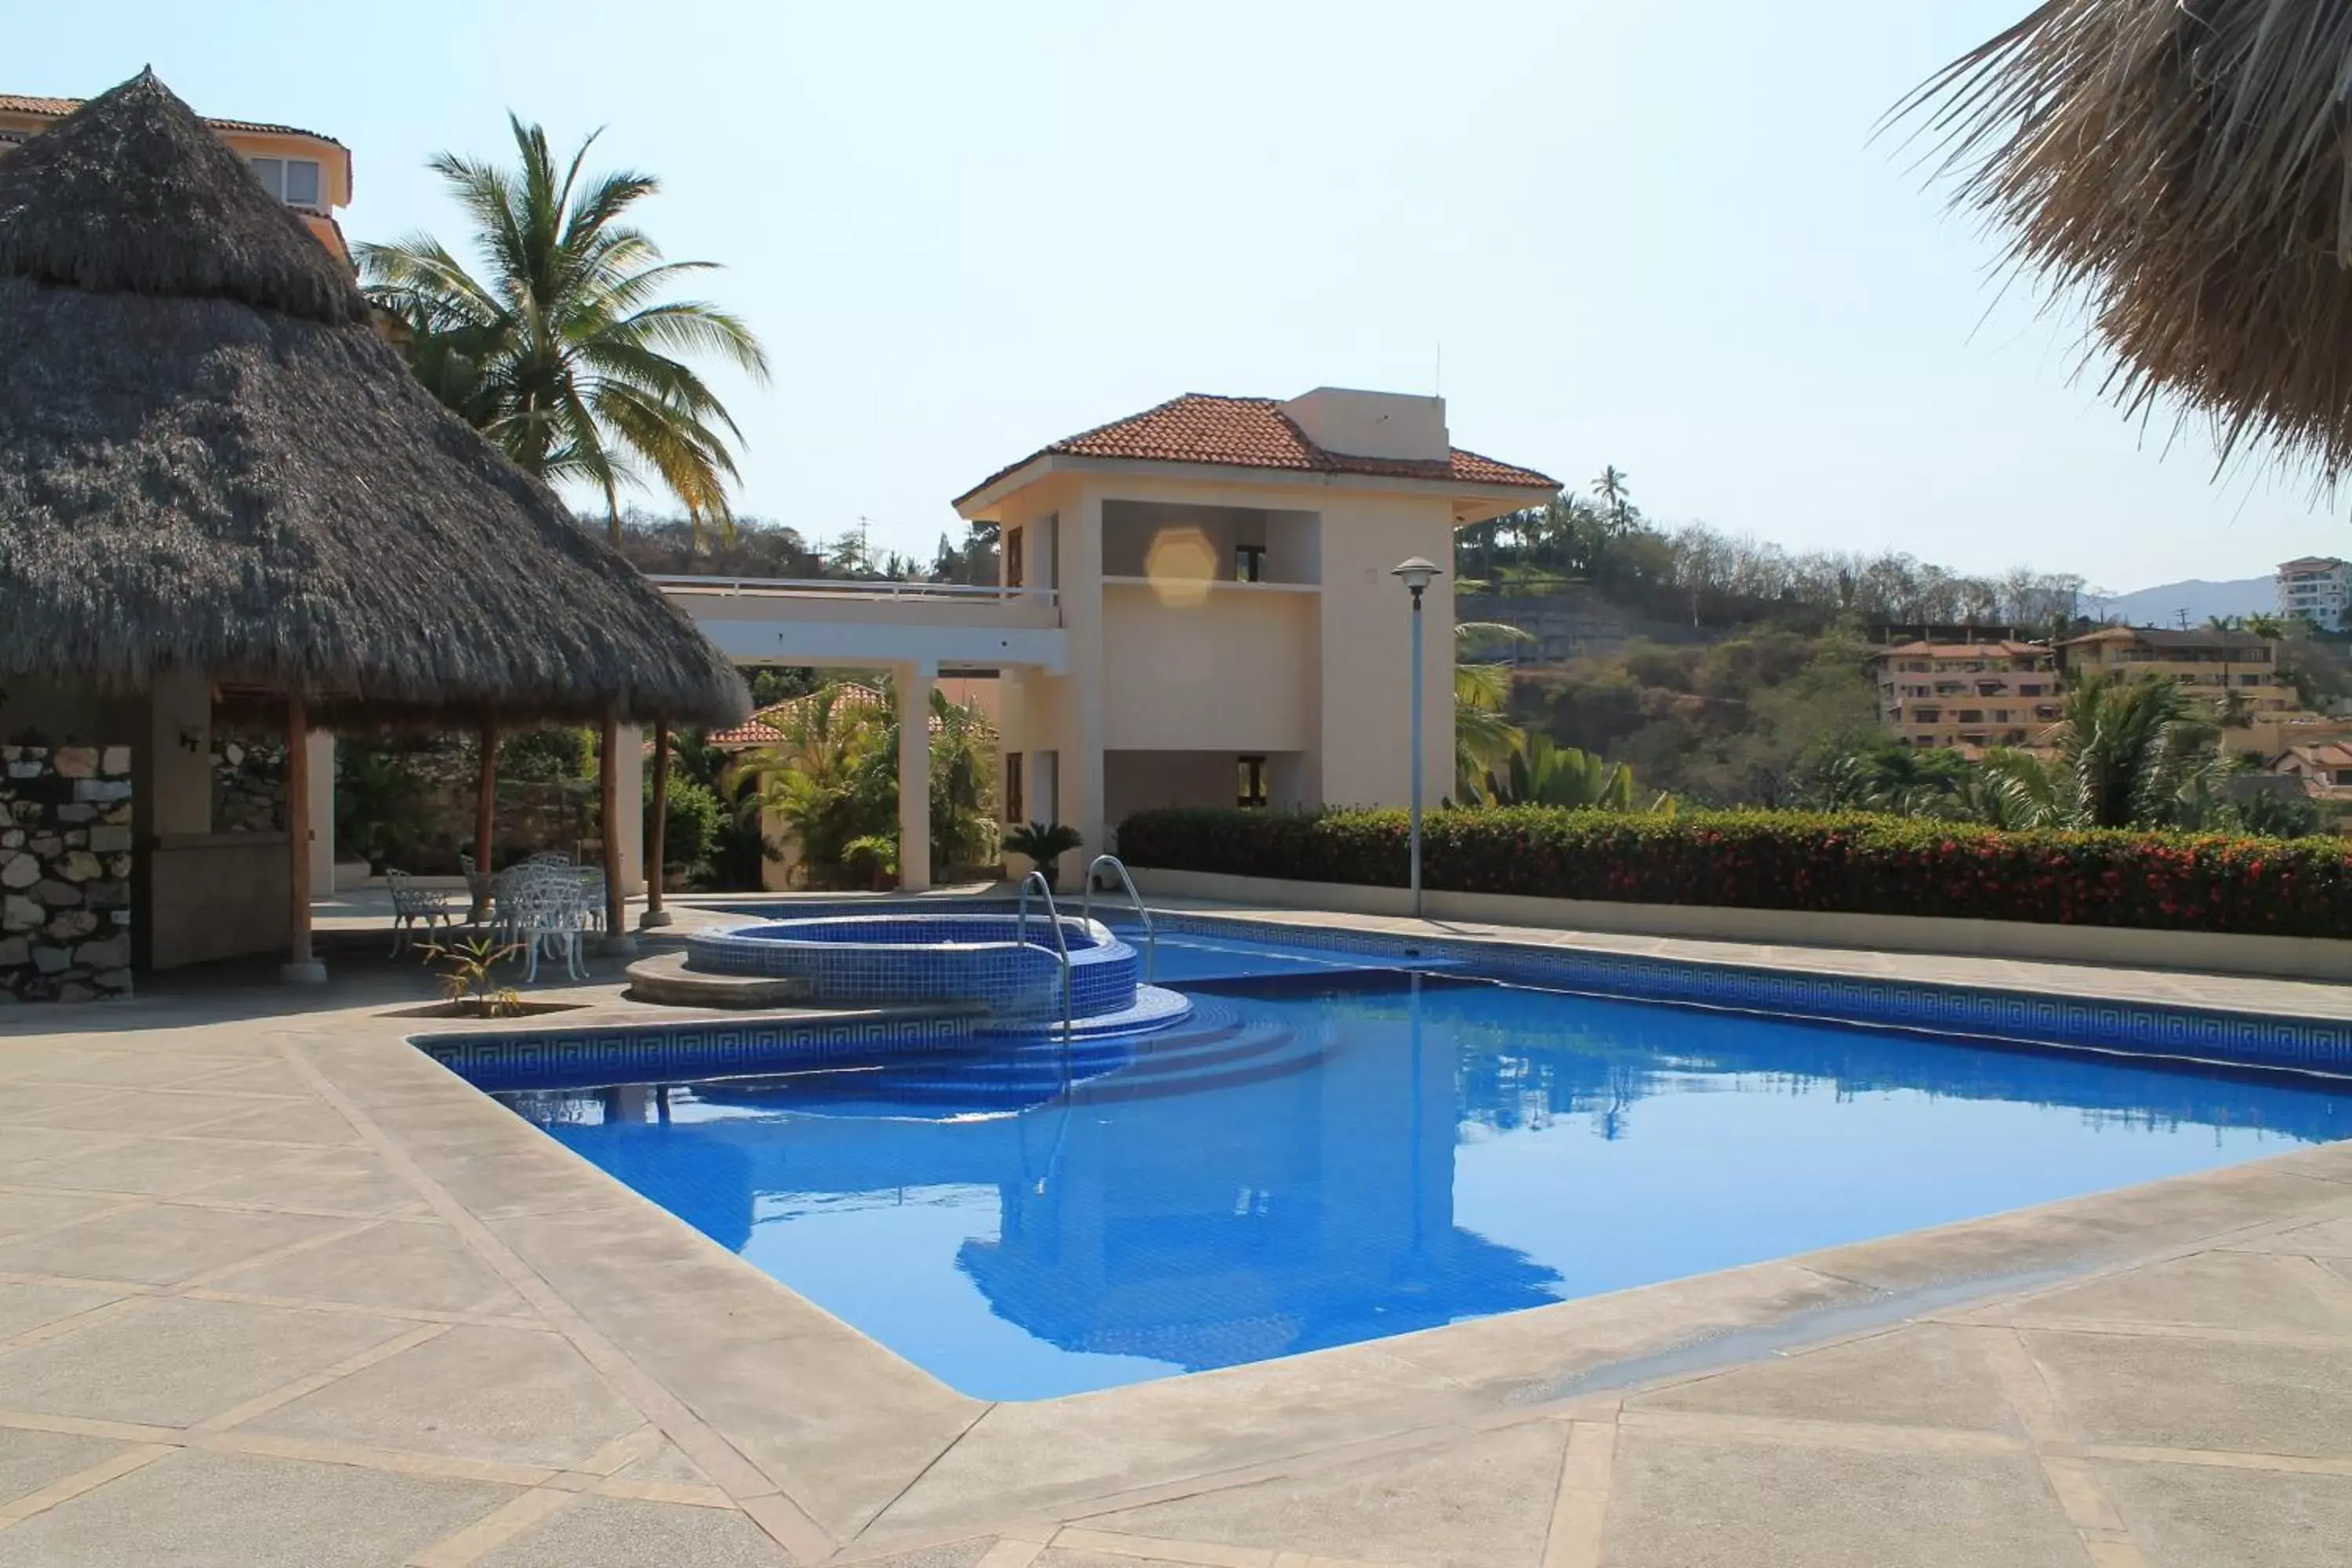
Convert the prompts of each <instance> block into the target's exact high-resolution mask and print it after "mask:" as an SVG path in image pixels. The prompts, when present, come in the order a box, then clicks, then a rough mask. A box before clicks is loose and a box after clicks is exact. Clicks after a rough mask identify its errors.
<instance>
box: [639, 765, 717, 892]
mask: <svg viewBox="0 0 2352 1568" xmlns="http://www.w3.org/2000/svg"><path fill="white" fill-rule="evenodd" d="M653 799H654V786H653V780H652V778H651V777H650V776H648V777H647V778H646V852H647V853H648V854H650V853H651V852H652V849H653V827H654V817H653V811H652V806H653ZM726 823H727V808H726V806H725V805H723V804H721V802H720V801H719V796H718V795H717V794H716V793H715V792H714V791H712V790H710V789H708V788H706V787H705V786H703V785H701V784H696V783H695V782H694V781H693V780H692V779H685V778H676V777H673V778H672V779H671V780H670V781H669V810H668V812H667V816H666V822H665V826H664V828H663V831H662V867H663V869H664V870H665V871H675V872H680V873H683V874H684V875H686V876H687V877H689V878H692V877H696V876H699V875H700V874H701V873H702V872H703V871H704V869H705V868H707V866H708V864H709V859H710V857H711V852H712V850H713V849H714V848H715V847H716V846H717V844H718V841H719V833H720V831H721V829H723V828H724V827H725V826H726Z"/></svg>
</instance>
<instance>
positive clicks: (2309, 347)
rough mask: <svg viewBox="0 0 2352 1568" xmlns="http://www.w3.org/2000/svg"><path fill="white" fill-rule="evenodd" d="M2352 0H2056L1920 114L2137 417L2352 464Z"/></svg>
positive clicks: (2294, 455) (2237, 444)
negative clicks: (2089, 317) (2203, 422)
mask: <svg viewBox="0 0 2352 1568" xmlns="http://www.w3.org/2000/svg"><path fill="white" fill-rule="evenodd" d="M2347 82H2352V0H2049V3H2048V4H2045V5H2042V6H2040V7H2039V8H2038V9H2036V10H2035V11H2034V12H2033V13H2032V15H2031V16H2027V17H2026V18H2025V19H2024V20H2023V21H2021V22H2020V23H2019V24H2018V25H2017V26H2014V27H2012V28H2011V29H2010V30H2009V31H2007V32H2005V33H2003V34H2001V35H2000V37H1996V38H1993V39H1991V40H1990V41H1989V42H1987V43H1986V44H1984V45H1982V46H1981V47H1979V48H1977V49H1975V50H1973V51H1972V52H1970V53H1969V54H1968V55H1966V56H1964V57H1962V58H1960V59H1958V60H1957V61H1955V62H1954V63H1953V64H1951V65H1950V66H1948V67H1947V68H1945V69H1944V70H1943V71H1942V72H1940V73H1939V74H1938V75H1937V76H1936V77H1935V78H1934V79H1931V80H1930V81H1929V82H1927V85H1926V86H1924V87H1923V88H1921V89H1919V91H1918V92H1917V93H1916V95H1914V97H1913V98H1912V99H1911V100H1909V101H1908V102H1907V103H1906V105H1905V106H1904V110H1902V112H1907V113H1911V114H1916V115H1919V116H1922V117H1923V122H1924V124H1925V126H1926V127H1927V129H1928V130H1929V131H1931V132H1933V133H1934V134H1935V135H1937V136H1938V137H1940V138H1941V139H1942V143H1943V148H1944V152H1945V153H1946V154H1947V157H1948V162H1947V163H1946V170H1947V172H1948V173H1950V174H1955V175H1957V176H1958V179H1959V181H1960V184H1959V189H1958V197H1957V200H1958V204H1959V205H1966V206H1972V207H1975V208H1978V209H1979V210H1981V211H1982V212H1984V213H1985V214H1987V215H1989V216H1990V217H1991V218H1992V219H1993V220H1994V221H1995V222H1996V224H1998V225H2000V226H2006V227H2008V228H2010V229H2011V230H2013V231H2014V239H2013V244H2012V247H2011V259H2012V261H2013V262H2015V263H2016V264H2018V265H2019V266H2020V267H2021V268H2023V269H2026V270H2030V271H2032V272H2036V273H2039V274H2040V275H2042V278H2043V279H2046V280H2047V281H2049V282H2051V283H2053V284H2054V285H2056V286H2057V289H2058V291H2059V293H2060V294H2061V296H2062V297H2069V296H2071V297H2079V298H2082V299H2084V300H2087V302H2088V304H2089V305H2090V307H2091V310H2092V312H2093V321H2094V323H2095V331H2096V332H2097V335H2098V337H2099V339H2100V340H2101V341H2102V342H2104V343H2105V345H2106V346H2107V347H2108V348H2109V349H2111V350H2112V351H2113V353H2114V354H2115V356H2116V363H2115V365H2114V367H2113V368H2112V370H2111V371H2110V372H2109V374H2108V375H2107V377H2106V383H2105V391H2107V392H2108V393H2109V394H2110V395H2113V396H2114V397H2115V398H2116V401H2117V402H2119V403H2120V404H2121V405H2123V406H2124V408H2125V409H2126V412H2127V413H2129V414H2131V415H2134V416H2143V415H2146V414H2147V413H2149V412H2151V411H2152V410H2153V409H2154V408H2155V407H2156V406H2158V405H2159V404H2162V403H2166V402H2172V403H2175V404H2177V405H2178V406H2179V408H2180V409H2181V410H2182V411H2184V412H2186V413H2189V414H2202V415H2208V416H2210V417H2211V418H2212V420H2213V422H2214V425H2215V427H2216V434H2217V437H2218V439H2219V442H2220V445H2221V453H2222V458H2223V460H2224V461H2225V462H2226V461H2227V460H2228V459H2229V458H2230V457H2231V456H2232V455H2234V454H2236V453H2238V452H2239V451H2240V450H2241V449H2242V448H2243V447H2247V446H2249V445H2250V444H2255V443H2261V442H2268V443H2271V444H2272V445H2273V446H2274V447H2275V448H2276V449H2277V451H2278V452H2279V453H2280V454H2281V455H2282V456H2284V457H2285V458H2288V459H2290V460H2304V461H2308V462H2309V463H2311V464H2312V465H2313V466H2314V467H2315V468H2316V470H2317V471H2318V473H2319V475H2320V477H2321V479H2322V480H2323V481H2324V482H2326V483H2327V484H2331V485H2332V484H2333V483H2334V482H2335V481H2336V479H2339V478H2341V477H2342V476H2343V474H2344V473H2345V471H2346V469H2347V468H2352V101H2347Z"/></svg>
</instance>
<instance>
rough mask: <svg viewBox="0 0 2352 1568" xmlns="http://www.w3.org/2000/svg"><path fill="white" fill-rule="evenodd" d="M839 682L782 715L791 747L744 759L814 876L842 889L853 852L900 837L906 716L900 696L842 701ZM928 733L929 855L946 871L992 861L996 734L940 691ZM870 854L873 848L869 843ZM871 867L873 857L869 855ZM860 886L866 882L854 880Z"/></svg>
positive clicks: (970, 710) (995, 847) (764, 799)
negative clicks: (857, 846)
mask: <svg viewBox="0 0 2352 1568" xmlns="http://www.w3.org/2000/svg"><path fill="white" fill-rule="evenodd" d="M929 717H930V719H931V721H932V722H930V723H927V724H926V725H925V726H924V728H925V729H926V730H927V731H929V745H930V749H931V755H930V774H931V811H930V815H931V856H932V861H933V863H934V864H935V865H938V866H940V867H943V868H952V867H979V866H987V865H992V864H993V863H994V861H995V858H996V855H997V853H998V845H997V837H996V822H995V814H994V804H995V803H994V772H995V753H996V737H995V734H994V732H993V731H991V730H990V729H989V727H988V722H987V721H986V719H985V718H984V717H983V716H982V714H981V713H980V711H979V710H978V709H977V708H973V707H959V706H957V705H956V704H954V703H951V702H950V701H949V700H947V695H946V693H944V692H942V691H940V690H939V689H937V688H936V687H934V688H933V689H932V691H931V706H930V715H929ZM782 729H783V731H784V733H785V737H786V740H785V743H784V744H783V745H782V746H779V747H774V748H771V749H769V750H766V751H762V752H754V753H752V754H751V755H750V756H749V757H747V758H746V759H745V761H744V763H743V767H744V768H745V770H746V771H747V772H750V773H755V774H757V775H759V777H760V779H761V784H760V787H759V802H760V805H762V806H763V807H764V808H765V809H766V810H768V811H769V812H771V813H772V814H773V815H774V816H776V818H777V820H778V821H779V822H780V823H781V824H782V826H783V829H784V832H785V833H786V834H787V835H788V836H789V837H791V838H792V840H793V845H794V847H796V848H797V849H798V850H799V852H800V858H801V861H802V864H803V866H804V867H805V868H806V872H807V875H808V877H809V879H810V880H811V881H812V882H813V883H814V884H817V885H824V884H826V883H838V882H841V881H842V880H844V879H845V872H846V871H847V869H848V858H849V849H850V846H851V845H852V844H853V843H856V842H857V841H859V840H869V839H890V840H893V841H895V840H896V838H897V837H898V744H899V738H900V719H899V716H898V705H897V700H896V694H895V693H893V694H892V700H891V701H890V702H889V703H888V704H887V705H885V706H883V707H878V708H877V707H873V706H868V705H865V704H861V703H853V702H849V701H846V700H845V688H844V687H843V686H841V685H839V684H835V685H833V686H828V687H825V688H824V689H820V690H818V691H817V692H815V693H814V694H813V695H812V696H811V697H810V698H809V699H808V700H806V701H804V702H802V703H799V704H797V705H796V707H795V709H794V710H793V712H792V713H790V714H789V715H787V716H786V717H785V719H784V721H783V724H782ZM869 850H870V846H869ZM872 858H873V857H872V856H871V854H870V853H869V854H867V855H866V860H867V861H868V862H869V863H870V862H871V861H872ZM852 880H862V879H852Z"/></svg>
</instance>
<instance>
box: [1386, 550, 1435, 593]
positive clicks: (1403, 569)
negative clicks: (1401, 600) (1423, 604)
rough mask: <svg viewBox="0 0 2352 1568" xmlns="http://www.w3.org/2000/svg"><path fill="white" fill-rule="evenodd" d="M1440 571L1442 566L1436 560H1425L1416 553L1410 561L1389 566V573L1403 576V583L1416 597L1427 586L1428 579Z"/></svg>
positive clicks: (1394, 575)
mask: <svg viewBox="0 0 2352 1568" xmlns="http://www.w3.org/2000/svg"><path fill="white" fill-rule="evenodd" d="M1441 571H1443V568H1441V567H1440V566H1439V565H1438V564H1437V563H1436V562H1434V561H1425V560H1423V558H1422V557H1420V556H1418V555H1416V556H1414V557H1413V558H1412V560H1410V561H1406V562H1404V563H1401V564H1399V565H1395V566H1391V567H1390V568H1389V575H1390V576H1391V577H1402V578H1403V579H1404V585H1405V586H1406V587H1407V588H1410V589H1411V590H1412V596H1413V597H1414V598H1416V599H1418V598H1420V597H1421V594H1422V590H1423V589H1424V588H1426V587H1428V586H1429V584H1430V580H1431V579H1432V578H1433V577H1436V576H1437V575H1438V574H1440V572H1441Z"/></svg>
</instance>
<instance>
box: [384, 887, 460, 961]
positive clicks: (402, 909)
mask: <svg viewBox="0 0 2352 1568" xmlns="http://www.w3.org/2000/svg"><path fill="white" fill-rule="evenodd" d="M383 880H384V885H385V886H386V887H387V888H389V889H392V956H393V957H394V958H398V957H399V956H400V955H401V953H402V952H403V951H404V950H405V949H406V948H407V946H408V944H409V941H410V939H411V938H413V937H415V934H416V928H417V927H418V926H420V925H421V926H423V927H424V928H425V938H426V940H428V941H430V940H431V939H432V938H433V935H434V933H435V931H436V930H439V931H452V930H455V929H456V926H457V921H455V920H454V919H453V918H452V917H451V915H450V913H449V894H448V890H447V889H443V888H420V887H418V886H417V885H416V879H415V878H414V877H412V876H410V875H409V874H408V873H407V872H405V871H394V870H389V869H387V870H386V871H385V872H384V874H383Z"/></svg>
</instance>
